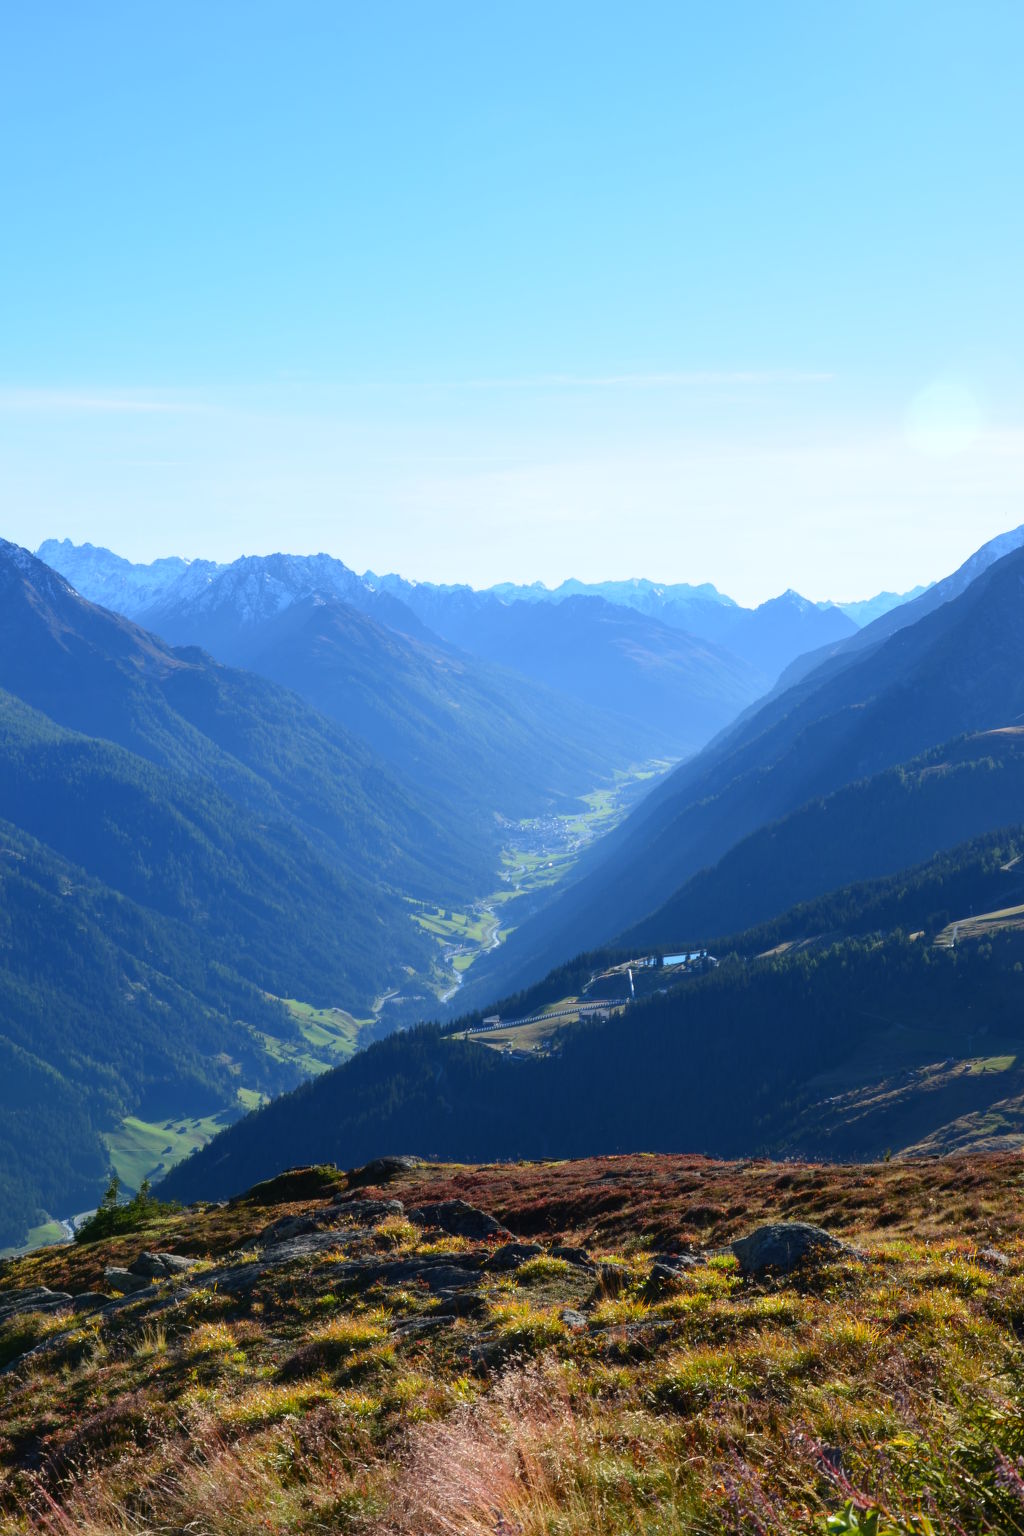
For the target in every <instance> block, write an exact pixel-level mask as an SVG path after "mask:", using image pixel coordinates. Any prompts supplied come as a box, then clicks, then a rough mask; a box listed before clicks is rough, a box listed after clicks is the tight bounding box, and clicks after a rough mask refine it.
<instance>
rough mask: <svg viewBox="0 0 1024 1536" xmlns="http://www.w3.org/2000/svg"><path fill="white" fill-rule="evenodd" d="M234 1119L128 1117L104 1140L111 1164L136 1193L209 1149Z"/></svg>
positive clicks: (221, 1116)
mask: <svg viewBox="0 0 1024 1536" xmlns="http://www.w3.org/2000/svg"><path fill="white" fill-rule="evenodd" d="M230 1118H231V1117H230V1116H226V1115H224V1114H223V1113H221V1114H219V1115H192V1116H189V1115H180V1116H176V1117H175V1118H174V1119H172V1120H162V1121H159V1122H158V1121H154V1120H140V1119H139V1118H138V1116H136V1115H126V1116H125V1118H124V1119H123V1120H122V1121H121V1124H120V1125H119V1126H118V1127H117V1129H116V1130H113V1131H108V1132H107V1133H106V1135H105V1136H104V1138H103V1140H104V1142H105V1143H106V1147H107V1151H108V1152H109V1153H110V1161H111V1162H112V1163H113V1165H114V1168H115V1170H116V1172H117V1175H118V1178H119V1179H120V1180H121V1183H122V1185H123V1186H124V1188H125V1189H126V1190H136V1189H138V1188H139V1186H140V1185H141V1184H142V1181H143V1179H150V1180H151V1181H152V1182H154V1183H155V1182H156V1180H157V1179H159V1178H160V1177H161V1176H162V1175H163V1174H165V1173H167V1172H168V1171H169V1170H170V1169H171V1168H173V1167H174V1165H175V1163H180V1162H181V1160H182V1158H183V1157H187V1156H188V1155H189V1153H190V1152H194V1151H195V1149H196V1148H197V1147H205V1146H206V1143H207V1142H208V1141H212V1140H213V1138H214V1136H216V1134H217V1132H218V1131H221V1130H223V1129H224V1126H225V1125H226V1124H228V1123H229V1120H230Z"/></svg>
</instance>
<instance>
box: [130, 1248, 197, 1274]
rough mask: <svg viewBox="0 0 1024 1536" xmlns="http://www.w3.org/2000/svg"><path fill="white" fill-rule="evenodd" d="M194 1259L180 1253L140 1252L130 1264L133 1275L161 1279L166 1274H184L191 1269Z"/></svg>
mask: <svg viewBox="0 0 1024 1536" xmlns="http://www.w3.org/2000/svg"><path fill="white" fill-rule="evenodd" d="M195 1262H196V1261H195V1259H187V1258H185V1256H184V1254H181V1253H140V1254H139V1256H138V1258H137V1259H136V1260H135V1262H134V1264H132V1265H131V1272H132V1274H133V1275H145V1276H146V1278H147V1279H149V1280H163V1279H165V1278H166V1277H167V1276H168V1275H180V1274H184V1272H185V1270H186V1269H191V1268H192V1266H193V1264H194V1263H195Z"/></svg>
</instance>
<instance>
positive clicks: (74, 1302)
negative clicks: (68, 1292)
mask: <svg viewBox="0 0 1024 1536" xmlns="http://www.w3.org/2000/svg"><path fill="white" fill-rule="evenodd" d="M113 1299H114V1298H113V1296H105V1295H104V1294H103V1292H102V1291H80V1292H79V1293H78V1295H77V1296H72V1298H71V1310H72V1312H98V1311H99V1310H100V1308H101V1307H105V1306H107V1305H108V1304H109V1303H110V1302H112V1301H113Z"/></svg>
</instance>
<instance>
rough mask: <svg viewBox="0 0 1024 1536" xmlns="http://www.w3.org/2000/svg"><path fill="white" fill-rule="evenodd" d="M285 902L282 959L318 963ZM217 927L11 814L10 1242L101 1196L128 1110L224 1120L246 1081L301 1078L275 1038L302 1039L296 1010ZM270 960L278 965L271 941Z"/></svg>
mask: <svg viewBox="0 0 1024 1536" xmlns="http://www.w3.org/2000/svg"><path fill="white" fill-rule="evenodd" d="M83 809H84V814H86V815H88V814H89V811H90V809H91V807H89V806H88V804H87V805H86V806H85V807H84V808H83ZM76 814H78V811H77V807H76ZM97 830H98V834H99V835H102V827H101V828H98V829H97ZM177 863H178V865H179V867H183V866H184V864H185V859H184V857H183V850H181V849H179V853H178V859H177ZM228 885H229V881H228V879H227V878H226V877H222V878H221V880H220V882H219V884H218V883H217V882H214V883H213V884H212V885H211V886H210V888H209V891H208V896H209V898H210V899H211V900H214V899H216V898H217V896H218V895H223V893H224V889H225V886H228ZM299 908H300V910H301V902H300V903H299ZM279 917H280V919H281V921H280V927H281V932H280V934H279V935H278V937H277V941H276V952H277V959H278V962H279V964H280V962H281V961H282V960H285V961H286V960H288V959H291V961H292V962H293V968H294V969H299V968H300V966H301V964H302V963H303V962H305V963H308V964H312V961H313V956H312V955H311V954H310V953H308V952H307V953H301V954H300V941H299V938H298V935H297V934H296V933H295V930H294V928H293V927H292V928H289V926H288V925H289V917H288V914H287V912H284V911H282V912H281V913H280V914H279ZM221 929H222V937H221V942H220V943H218V942H216V941H210V940H209V939H208V938H207V936H206V934H205V932H204V924H203V922H202V921H198V922H196V921H185V920H182V919H181V918H180V917H174V916H169V915H166V914H164V913H158V912H154V911H152V910H148V909H147V908H146V907H144V906H143V905H142V904H141V903H139V902H135V901H132V900H130V899H128V898H126V897H125V896H123V895H121V894H120V893H119V892H118V891H117V890H115V889H114V888H112V887H111V886H109V885H106V884H104V883H102V882H101V881H99V880H97V879H95V878H93V877H91V876H90V875H89V874H87V872H86V871H85V870H84V869H83V868H82V867H81V866H80V865H77V864H74V863H71V862H69V861H68V860H66V859H64V858H61V857H60V856H59V855H58V854H56V853H55V852H54V851H53V850H52V849H51V848H49V847H47V846H45V845H44V844H43V843H42V842H40V841H38V840H37V839H35V838H32V837H30V836H28V835H27V834H26V833H25V832H23V831H22V830H21V829H20V828H18V827H15V826H12V825H11V824H10V823H9V822H7V821H3V822H0V932H2V951H0V1018H2V1021H3V1022H2V1027H0V1246H3V1245H6V1244H12V1243H18V1242H22V1241H24V1239H25V1234H26V1232H27V1231H28V1229H29V1228H30V1227H32V1226H34V1225H35V1223H36V1222H37V1221H38V1220H39V1219H40V1212H41V1211H50V1212H54V1211H56V1212H61V1213H63V1214H70V1213H72V1212H73V1211H78V1210H83V1209H87V1208H89V1207H90V1206H92V1205H94V1204H95V1203H96V1201H97V1199H98V1197H99V1195H100V1194H101V1193H102V1190H103V1188H104V1185H105V1183H106V1180H107V1177H108V1173H109V1167H110V1155H109V1151H108V1149H107V1147H106V1146H105V1145H104V1144H103V1143H102V1141H101V1136H102V1134H103V1133H104V1132H109V1131H111V1130H112V1129H113V1128H114V1127H115V1126H116V1125H117V1124H118V1122H119V1121H120V1120H121V1118H122V1117H123V1116H124V1115H126V1114H136V1115H143V1116H146V1117H150V1118H153V1119H163V1118H164V1117H166V1116H171V1115H182V1114H185V1113H187V1114H189V1115H193V1116H198V1115H212V1116H218V1115H219V1116H221V1117H222V1120H221V1123H228V1122H229V1121H230V1120H232V1119H233V1118H235V1116H236V1115H237V1114H238V1113H239V1098H238V1089H239V1087H240V1086H242V1085H244V1086H246V1087H247V1088H249V1089H252V1090H257V1091H261V1092H265V1093H273V1092H275V1091H280V1090H281V1089H282V1088H286V1087H288V1086H291V1085H292V1084H294V1083H295V1082H296V1081H298V1079H299V1075H300V1074H299V1073H298V1072H297V1071H296V1069H295V1068H294V1067H293V1066H290V1065H289V1064H288V1063H287V1062H286V1061H284V1060H278V1059H277V1057H276V1055H275V1054H274V1052H272V1051H269V1050H267V1049H266V1042H267V1041H268V1040H273V1041H276V1040H283V1041H285V1042H287V1041H292V1042H294V1043H295V1044H298V1043H300V1037H299V1035H298V1031H297V1029H296V1027H295V1025H294V1023H293V1022H292V1021H291V1019H290V1018H289V1017H288V1015H287V1014H286V1012H285V1010H284V1008H283V1007H282V1006H281V1004H280V1003H277V1002H275V1001H274V1000H273V999H272V998H270V997H268V996H267V995H266V994H265V993H264V992H263V991H262V990H261V989H260V988H259V987H258V986H255V985H253V983H252V981H251V980H249V979H248V978H247V977H245V976H244V975H243V974H242V972H241V971H240V970H239V969H238V968H237V967H236V966H234V965H232V964H231V963H230V961H226V960H225V958H224V956H225V953H230V949H231V945H230V944H229V943H227V942H225V941H224V938H223V922H222V924H221ZM289 940H290V942H291V944H292V947H293V951H294V952H293V954H292V955H291V956H290V957H289V956H287V954H286V953H283V952H284V951H286V947H287V945H288V943H289ZM249 958H250V959H252V958H254V957H252V956H250V957H249ZM268 962H269V963H268ZM258 965H259V968H260V969H261V970H262V971H263V974H264V975H268V974H273V970H274V964H273V958H272V957H271V956H268V957H266V958H264V957H260V958H259V960H258Z"/></svg>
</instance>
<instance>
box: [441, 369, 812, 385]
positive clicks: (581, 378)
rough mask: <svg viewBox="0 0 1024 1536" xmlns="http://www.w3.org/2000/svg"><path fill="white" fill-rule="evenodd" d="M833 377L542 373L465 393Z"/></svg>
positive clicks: (787, 373) (778, 373)
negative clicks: (490, 390) (495, 390)
mask: <svg viewBox="0 0 1024 1536" xmlns="http://www.w3.org/2000/svg"><path fill="white" fill-rule="evenodd" d="M834 378H835V374H833V373H813V372H790V371H787V370H785V369H780V370H775V371H771V370H768V371H764V372H758V371H756V370H737V371H712V370H709V371H695V372H682V373H679V372H676V373H594V374H586V373H545V374H537V375H534V376H533V377H525V378H498V379H468V380H467V381H466V386H465V387H466V388H467V389H694V388H697V389H699V388H704V387H707V386H718V385H729V386H732V385H743V384H753V385H760V384H829V383H831V382H832V380H833V379H834Z"/></svg>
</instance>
